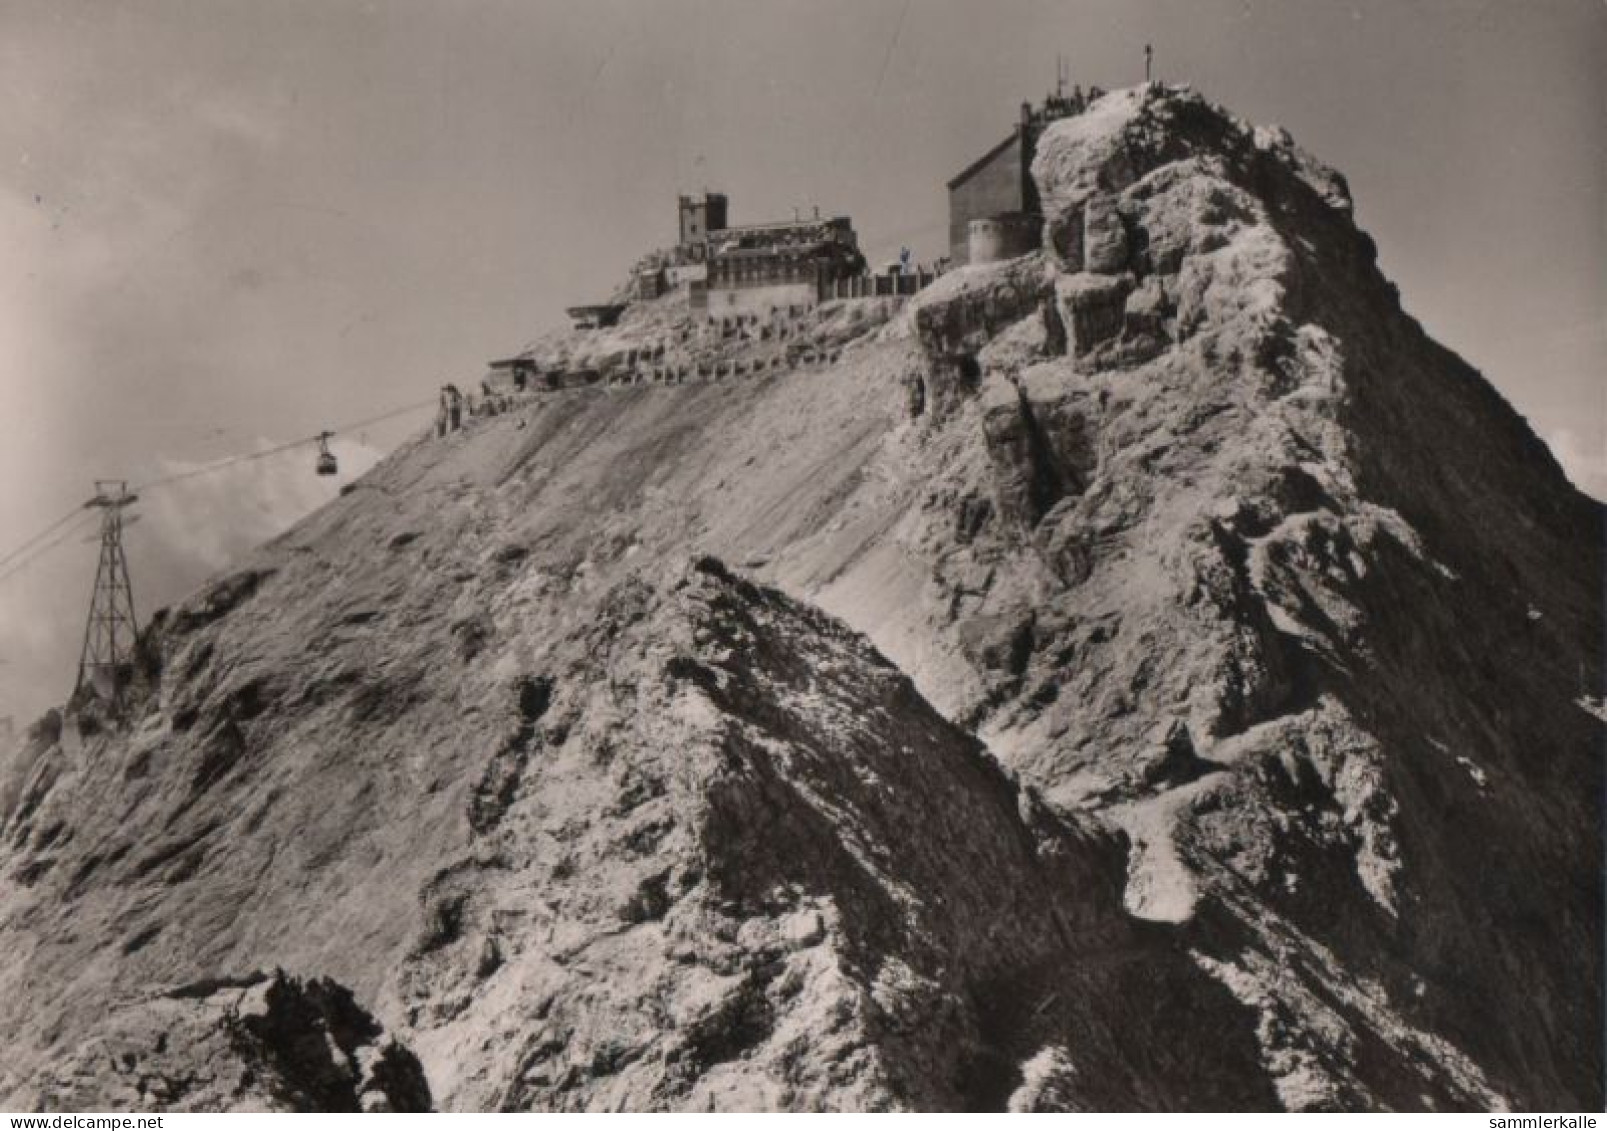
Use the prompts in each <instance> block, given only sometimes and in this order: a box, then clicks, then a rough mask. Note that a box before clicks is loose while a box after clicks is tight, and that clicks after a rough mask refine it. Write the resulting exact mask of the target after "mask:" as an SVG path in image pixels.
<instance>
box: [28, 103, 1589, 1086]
mask: <svg viewBox="0 0 1607 1131" xmlns="http://www.w3.org/2000/svg"><path fill="white" fill-rule="evenodd" d="M1033 175H1034V177H1035V178H1036V180H1037V183H1038V186H1039V190H1040V195H1041V198H1042V200H1043V202H1044V208H1045V212H1046V226H1045V240H1044V247H1043V249H1042V251H1041V252H1039V253H1036V254H1033V255H1029V256H1026V257H1023V258H1020V259H1015V260H1011V261H1008V262H1005V263H998V264H980V265H975V266H968V267H964V268H960V269H958V270H955V271H953V272H951V273H950V274H948V275H946V276H944V277H943V278H942V279H941V280H939V281H938V282H937V283H936V284H935V285H933V286H931V287H930V288H928V289H927V290H925V291H923V292H922V293H921V294H920V295H918V296H917V297H915V298H914V299H912V300H910V301H909V302H908V303H907V304H905V305H903V306H902V307H895V306H893V305H892V304H862V305H856V303H855V302H854V301H852V300H850V301H844V302H838V303H830V304H826V305H825V306H823V307H821V308H820V309H819V310H817V311H815V312H814V313H813V314H812V315H810V316H808V317H807V318H804V319H800V320H799V321H798V322H797V324H795V325H789V327H788V329H787V333H788V335H789V338H788V345H787V348H786V349H781V348H779V347H778V348H774V349H771V348H769V347H770V344H771V343H770V342H768V341H766V342H764V343H755V342H752V341H747V340H746V339H733V340H730V341H726V340H725V339H720V340H717V341H712V342H705V340H704V339H702V338H698V337H696V336H695V335H694V327H693V325H692V322H691V319H690V316H689V315H688V314H687V313H686V311H685V309H684V303H683V305H677V302H678V300H677V297H676V296H675V295H673V294H671V295H668V296H665V297H663V298H660V299H655V300H650V301H643V302H639V303H636V304H633V305H632V306H631V307H630V308H629V309H628V310H627V311H626V313H625V315H624V317H623V319H622V320H621V322H620V325H619V326H618V327H615V328H613V329H611V330H609V331H607V332H606V334H600V333H599V332H595V331H594V332H590V336H587V335H586V334H585V333H582V332H576V333H574V334H571V335H568V336H560V337H559V338H555V339H549V340H546V341H544V342H543V343H541V344H540V345H539V348H540V349H543V350H549V351H555V352H561V353H565V354H567V355H569V356H584V357H585V358H587V359H588V360H587V364H589V365H593V366H596V367H598V368H600V369H602V368H606V366H607V365H608V364H610V361H609V359H610V358H614V357H621V356H644V355H646V356H661V354H660V353H659V351H661V350H662V349H664V347H663V345H662V343H664V342H668V343H671V345H670V347H669V349H670V352H671V353H672V354H673V352H674V350H676V349H682V350H683V351H693V350H696V351H700V352H696V353H695V355H694V354H693V353H690V352H688V356H687V358H686V359H685V361H684V364H681V363H677V364H681V370H682V371H689V372H692V373H694V374H696V373H700V372H701V373H704V374H708V375H710V379H706V380H690V381H685V382H684V383H682V382H677V383H662V384H630V385H625V384H622V383H618V382H614V383H605V384H599V385H598V386H596V387H592V388H584V389H568V390H562V391H557V392H543V393H532V394H529V395H527V396H525V397H523V398H520V399H518V400H517V401H516V403H515V404H514V405H513V408H512V410H511V411H509V412H506V413H503V414H501V415H497V416H491V417H482V418H475V419H473V420H471V421H470V422H469V424H468V426H467V427H466V428H464V429H463V430H462V431H460V432H454V433H451V434H449V435H446V436H444V437H434V436H431V437H421V438H419V439H417V440H416V441H413V442H411V443H409V444H408V445H406V446H404V447H403V448H402V449H400V450H399V451H397V452H396V453H394V454H393V455H392V456H390V457H389V458H387V459H386V460H385V461H384V462H383V463H381V464H380V466H378V467H377V468H376V469H375V470H374V471H372V472H371V473H369V474H368V475H366V476H365V477H363V479H361V480H360V481H358V482H357V483H356V484H354V485H353V488H352V489H351V490H350V491H348V492H347V493H346V494H344V495H343V496H342V497H341V498H340V499H338V500H336V501H335V502H334V503H332V504H331V505H330V506H328V507H326V508H324V509H323V510H321V511H319V512H318V513H316V514H314V515H313V516H311V517H310V518H308V519H307V520H306V521H304V522H303V523H301V524H300V525H298V526H297V527H296V528H294V529H293V530H291V531H289V532H288V533H286V534H285V535H283V536H282V537H280V538H278V539H277V540H275V541H274V542H272V543H270V544H268V545H266V546H264V547H262V548H261V549H260V550H259V551H257V552H256V553H255V554H254V555H253V556H252V557H251V559H250V560H248V561H246V562H242V563H241V564H240V566H239V568H238V569H237V570H236V571H235V572H233V573H231V574H230V575H228V576H226V577H222V578H219V579H217V580H216V581H215V582H213V583H212V584H211V585H210V586H209V587H208V588H206V589H205V590H203V591H202V592H200V593H198V594H196V595H195V596H194V597H192V598H190V599H189V600H187V601H186V602H184V603H183V604H181V605H180V606H178V607H175V608H174V609H171V610H166V611H164V612H163V613H160V614H158V615H157V617H156V618H154V620H153V622H152V624H151V626H150V628H149V630H148V631H147V633H146V635H145V638H144V640H143V641H142V647H141V671H140V687H139V695H138V707H137V710H136V712H135V718H134V720H133V722H132V723H131V724H130V725H129V726H128V727H126V728H123V729H111V730H104V731H100V732H98V733H84V732H82V731H80V729H78V728H76V727H75V726H74V725H73V723H72V720H70V719H69V720H65V721H64V720H62V719H61V718H60V717H59V716H50V717H47V718H46V719H44V720H42V721H41V722H40V723H39V724H37V725H36V726H35V727H34V728H33V729H32V730H31V731H30V732H29V734H28V736H27V741H26V742H25V743H24V744H22V745H21V746H20V747H19V748H18V749H16V750H13V751H9V752H7V753H6V754H4V755H0V947H3V951H4V953H5V954H6V955H7V956H8V957H7V960H6V961H5V962H4V963H0V1025H3V1026H4V1029H5V1031H6V1032H7V1034H8V1038H7V1041H6V1046H5V1048H4V1049H3V1050H0V1103H3V1104H4V1105H5V1106H7V1107H15V1108H25V1109H26V1108H35V1107H40V1106H42V1105H45V1104H59V1103H69V1104H72V1105H75V1106H77V1107H80V1108H90V1107H120V1106H129V1105H135V1106H141V1107H151V1106H165V1107H171V1108H194V1109H210V1108H218V1107H235V1108H292V1109H294V1108H317V1107H324V1108H363V1107H367V1108H380V1107H391V1108H394V1109H397V1110H402V1109H415V1108H419V1107H425V1106H438V1107H444V1108H458V1109H476V1110H480V1109H504V1110H526V1109H544V1110H545V1109H600V1108H693V1109H701V1108H712V1109H752V1108H799V1109H819V1108H825V1109H843V1108H871V1109H887V1108H892V1109H897V1108H914V1109H931V1108H973V1109H999V1108H1007V1107H1008V1108H1013V1109H1018V1110H1082V1109H1097V1108H1127V1107H1139V1108H1194V1109H1206V1108H1209V1109H1223V1108H1247V1109H1260V1108H1291V1109H1379V1108H1394V1109H1424V1108H1438V1109H1474V1108H1477V1109H1483V1108H1494V1107H1505V1106H1511V1107H1518V1108H1546V1109H1553V1110H1555V1109H1562V1108H1580V1107H1583V1108H1590V1109H1596V1110H1599V1109H1600V1108H1601V1107H1602V1106H1603V1102H1604V1098H1607V1097H1604V1094H1603V1071H1604V1065H1603V1036H1602V1034H1603V1024H1604V1010H1603V985H1602V970H1603V941H1602V940H1603V906H1602V901H1603V888H1602V881H1603V864H1602V861H1603V840H1602V834H1603V827H1602V806H1603V796H1604V794H1603V786H1604V784H1607V782H1604V778H1603V761H1602V753H1603V747H1602V744H1603V738H1604V723H1603V721H1602V719H1601V718H1600V717H1598V715H1597V714H1595V713H1593V711H1592V710H1591V708H1592V707H1593V705H1594V700H1593V697H1594V696H1595V695H1597V694H1598V690H1597V689H1599V688H1600V687H1601V685H1602V674H1603V673H1602V637H1601V626H1602V624H1603V623H1604V622H1603V607H1602V592H1601V584H1600V582H1601V578H1602V576H1603V565H1604V563H1603V560H1602V555H1603V549H1602V547H1603V540H1602V534H1603V515H1602V511H1601V508H1600V507H1599V505H1597V504H1595V503H1594V502H1592V501H1591V500H1589V499H1588V498H1586V497H1585V496H1584V495H1582V494H1580V493H1579V492H1578V491H1576V490H1575V489H1574V488H1573V487H1572V486H1570V485H1569V484H1568V482H1567V481H1566V479H1565V478H1564V476H1563V474H1562V472H1561V471H1560V469H1559V468H1558V467H1557V465H1556V463H1555V462H1554V461H1553V460H1552V458H1551V457H1550V455H1549V453H1548V452H1547V450H1546V449H1545V447H1544V445H1543V444H1541V442H1540V441H1539V440H1538V439H1537V438H1536V437H1535V436H1534V434H1533V433H1532V431H1531V430H1530V429H1529V428H1528V426H1527V425H1526V424H1525V423H1524V422H1523V420H1522V419H1521V418H1520V417H1519V416H1518V415H1517V414H1516V413H1515V412H1513V410H1512V409H1511V408H1510V406H1508V405H1507V404H1506V403H1505V402H1504V401H1503V400H1502V399H1501V398H1500V396H1499V395H1498V394H1497V393H1496V392H1495V391H1494V390H1493V389H1492V388H1491V387H1490V386H1489V384H1488V383H1486V382H1485V381H1484V380H1483V378H1481V377H1480V376H1479V375H1478V374H1477V373H1476V372H1474V371H1473V370H1472V369H1470V368H1469V367H1468V366H1467V365H1466V364H1465V363H1464V362H1462V361H1461V360H1460V359H1459V358H1457V357H1456V356H1455V355H1454V354H1452V353H1450V352H1448V351H1447V350H1445V349H1444V348H1442V347H1440V346H1438V345H1436V344H1435V343H1434V342H1433V341H1431V340H1430V339H1429V338H1428V337H1427V336H1426V335H1425V334H1424V333H1423V331H1422V329H1421V327H1420V326H1418V324H1417V323H1416V322H1414V321H1413V320H1412V319H1411V318H1410V317H1408V316H1407V315H1406V314H1404V313H1403V312H1402V310H1401V306H1400V301H1399V296H1398V295H1397V294H1396V292H1395V290H1394V288H1393V287H1392V286H1391V285H1390V284H1389V283H1388V282H1387V281H1386V280H1385V279H1384V278H1383V277H1382V276H1381V275H1380V273H1379V271H1378V269H1377V266H1376V263H1375V253H1374V247H1373V245H1372V243H1371V241H1370V240H1369V239H1368V238H1367V236H1366V235H1364V234H1363V233H1362V232H1361V231H1359V230H1358V229H1357V228H1356V226H1355V224H1354V221H1353V217H1352V208H1351V202H1350V198H1349V194H1348V190H1347V188H1346V186H1345V183H1344V181H1343V179H1342V178H1341V177H1340V176H1339V175H1338V174H1337V173H1335V172H1334V171H1332V170H1330V169H1327V168H1325V167H1324V166H1322V165H1321V164H1320V163H1319V162H1317V161H1316V160H1315V159H1314V158H1312V157H1311V156H1309V155H1308V154H1306V153H1304V152H1303V151H1301V150H1300V149H1298V148H1297V147H1296V146H1295V145H1294V143H1293V142H1292V140H1291V139H1290V138H1289V137H1288V136H1287V135H1286V134H1284V133H1283V132H1281V131H1278V130H1269V129H1260V128H1253V127H1251V126H1249V125H1247V124H1245V123H1243V122H1241V121H1239V120H1237V119H1235V118H1233V117H1232V116H1230V115H1229V114H1227V113H1226V112H1224V111H1223V110H1221V109H1220V108H1218V107H1215V106H1213V105H1211V104H1210V103H1208V102H1207V101H1205V100H1204V99H1202V98H1201V97H1199V96H1198V95H1196V94H1194V93H1192V92H1190V91H1188V90H1186V89H1182V88H1167V87H1162V86H1159V85H1148V86H1144V87H1140V88H1136V89H1133V90H1127V91H1118V92H1115V93H1112V94H1109V95H1107V96H1105V97H1104V98H1102V99H1101V100H1099V101H1098V102H1096V103H1094V105H1093V106H1092V107H1091V108H1090V110H1089V111H1088V112H1087V113H1085V114H1082V115H1079V116H1077V117H1074V118H1068V119H1066V120H1063V121H1061V122H1058V123H1056V124H1054V125H1052V126H1051V127H1049V129H1048V131H1047V132H1046V133H1045V134H1044V136H1043V138H1042V140H1041V142H1040V144H1039V148H1038V155H1037V158H1036V161H1035V164H1034V168H1033ZM761 345H763V346H764V350H761ZM765 350H767V351H768V352H765ZM649 351H650V352H649ZM721 351H729V352H731V353H732V357H731V358H725V357H723V356H722V355H721ZM742 351H746V352H742ZM761 353H762V354H763V357H764V362H763V364H759V363H758V358H759V357H760V355H761ZM750 354H751V355H752V358H751V359H749V355H750ZM739 362H740V364H739ZM269 970H272V971H277V973H274V974H272V975H267V974H262V973H259V972H260V971H269Z"/></svg>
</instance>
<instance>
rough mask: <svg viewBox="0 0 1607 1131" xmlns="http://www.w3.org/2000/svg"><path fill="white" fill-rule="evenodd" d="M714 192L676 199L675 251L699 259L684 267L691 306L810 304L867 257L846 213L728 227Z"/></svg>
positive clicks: (731, 309)
mask: <svg viewBox="0 0 1607 1131" xmlns="http://www.w3.org/2000/svg"><path fill="white" fill-rule="evenodd" d="M726 208H727V202H726V198H725V197H724V196H722V195H720V194H718V193H705V194H704V195H703V196H702V197H696V198H694V197H685V196H683V197H681V198H680V210H679V211H680V239H681V242H680V245H679V246H678V247H677V249H676V252H677V255H676V258H677V259H678V260H679V261H680V262H681V263H683V264H699V265H701V266H702V272H701V275H702V277H701V278H699V277H697V275H696V274H694V273H691V272H686V273H683V275H682V277H683V278H684V281H685V282H686V285H687V294H688V302H689V305H690V306H691V309H692V310H693V311H694V312H695V313H699V314H707V315H710V316H720V315H726V314H761V313H767V312H769V311H772V310H784V309H788V308H791V307H799V306H814V305H815V304H816V303H817V302H819V301H821V298H822V297H823V296H825V295H827V294H829V293H830V291H831V287H832V284H833V283H835V282H836V281H837V280H839V279H844V278H848V277H850V276H855V275H860V274H862V273H863V272H864V270H865V257H864V256H863V255H861V254H860V251H859V237H858V236H857V235H855V233H854V226H853V222H852V221H850V220H849V218H848V217H847V216H834V217H831V218H829V219H821V217H820V215H819V213H818V212H817V213H816V214H815V216H814V217H812V218H810V219H807V220H783V221H780V222H776V223H770V224H747V225H742V226H738V227H732V226H730V225H729V224H728V223H727V214H726Z"/></svg>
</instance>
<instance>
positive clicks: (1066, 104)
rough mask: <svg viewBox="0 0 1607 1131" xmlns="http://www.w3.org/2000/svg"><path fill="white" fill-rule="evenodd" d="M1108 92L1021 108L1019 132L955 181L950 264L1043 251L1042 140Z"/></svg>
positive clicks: (1059, 94) (1076, 93) (1058, 96)
mask: <svg viewBox="0 0 1607 1131" xmlns="http://www.w3.org/2000/svg"><path fill="white" fill-rule="evenodd" d="M1102 93H1103V92H1102V91H1100V90H1099V88H1098V87H1093V88H1091V89H1090V90H1089V91H1088V94H1087V95H1086V97H1085V96H1084V94H1083V92H1082V89H1081V87H1077V88H1074V89H1073V91H1072V93H1070V94H1066V93H1064V87H1063V86H1062V88H1061V89H1060V90H1057V91H1056V93H1054V94H1051V95H1049V96H1048V97H1047V98H1045V99H1044V101H1043V105H1041V106H1037V107H1034V106H1033V105H1032V103H1030V102H1023V103H1022V104H1021V118H1020V120H1019V121H1018V122H1017V123H1016V125H1015V128H1014V129H1012V130H1011V131H1010V133H1009V134H1008V135H1007V136H1006V137H1005V138H1004V140H1003V141H1001V142H999V143H998V144H997V145H995V146H994V147H993V148H992V149H990V150H988V151H987V152H986V153H984V154H983V155H982V156H981V157H978V158H977V159H976V160H975V161H973V162H972V163H971V164H970V165H967V166H966V167H965V168H964V169H963V170H961V171H960V173H959V174H958V175H957V176H955V177H954V179H953V180H951V181H949V184H948V189H949V260H950V261H951V262H952V263H953V264H954V266H956V267H958V266H961V265H963V264H966V263H987V262H993V261H996V260H999V259H1011V258H1014V257H1015V256H1018V255H1025V254H1026V253H1027V252H1029V251H1032V250H1033V249H1034V248H1036V247H1037V246H1038V241H1039V232H1040V229H1041V228H1042V226H1043V216H1042V212H1043V208H1042V205H1041V204H1040V203H1039V201H1038V186H1037V185H1035V184H1034V183H1033V180H1032V158H1033V156H1034V154H1036V152H1037V147H1038V138H1039V137H1040V136H1041V135H1042V134H1043V131H1044V130H1045V129H1046V128H1047V127H1048V126H1049V124H1050V123H1051V122H1055V121H1058V120H1060V119H1061V118H1069V117H1071V116H1072V115H1073V114H1080V113H1082V112H1083V110H1085V109H1086V108H1087V106H1088V103H1089V102H1092V101H1093V100H1094V99H1095V98H1098V97H1099V96H1100V94H1102Z"/></svg>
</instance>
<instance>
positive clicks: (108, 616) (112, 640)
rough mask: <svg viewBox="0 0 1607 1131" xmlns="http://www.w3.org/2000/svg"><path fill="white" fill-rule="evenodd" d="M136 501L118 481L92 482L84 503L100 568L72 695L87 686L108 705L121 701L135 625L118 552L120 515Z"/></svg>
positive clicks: (131, 596) (123, 560) (123, 562)
mask: <svg viewBox="0 0 1607 1131" xmlns="http://www.w3.org/2000/svg"><path fill="white" fill-rule="evenodd" d="M138 498H139V496H138V495H130V494H129V493H128V483H127V482H126V481H124V480H120V479H118V480H107V479H98V480H96V481H95V497H94V498H93V499H90V500H89V502H87V503H85V504H84V506H85V507H86V508H89V507H94V508H98V509H99V510H100V512H101V513H100V565H99V567H97V568H96V570H95V588H94V591H93V592H92V593H91V594H90V597H89V622H88V623H87V624H86V625H85V626H84V649H83V652H82V653H81V654H80V655H79V659H78V684H77V686H76V687H75V688H74V689H73V694H74V696H75V697H76V696H77V695H79V694H80V693H82V692H83V691H85V690H86V688H87V689H88V690H90V691H93V692H94V693H95V694H96V695H97V696H99V697H100V698H102V699H104V700H106V701H107V702H109V703H111V704H112V705H114V706H116V705H119V704H120V703H121V701H122V693H123V684H124V683H125V682H126V679H127V672H128V670H129V664H130V662H131V661H132V659H133V656H134V640H135V634H136V632H137V631H138V624H139V622H138V621H137V620H135V618H134V586H133V585H132V584H131V583H130V581H129V579H128V558H127V557H126V556H125V555H124V553H123V511H124V510H126V509H127V508H128V507H130V506H132V505H133V503H134V502H135V501H136V500H137V499H138Z"/></svg>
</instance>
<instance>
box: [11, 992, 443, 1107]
mask: <svg viewBox="0 0 1607 1131" xmlns="http://www.w3.org/2000/svg"><path fill="white" fill-rule="evenodd" d="M23 1096H24V1097H25V1098H26V1099H27V1103H26V1104H25V1105H24V1106H25V1107H27V1108H29V1109H32V1110H38V1111H43V1110H46V1109H63V1108H65V1109H70V1110H73V1111H86V1110H94V1109H97V1108H107V1107H111V1108H122V1109H125V1110H127V1109H136V1108H137V1109H150V1108H153V1107H154V1108H159V1109H161V1110H164V1111H375V1112H380V1111H429V1110H431V1107H430V1088H429V1083H428V1082H427V1081H426V1080H425V1078H424V1072H423V1069H422V1068H421V1067H420V1065H419V1062H418V1058H417V1057H415V1056H414V1055H413V1054H412V1053H411V1052H409V1051H408V1050H407V1049H406V1048H404V1047H403V1046H401V1045H399V1044H397V1043H396V1042H395V1041H392V1040H389V1039H388V1038H386V1037H385V1036H384V1030H383V1029H382V1028H381V1027H380V1025H379V1023H378V1022H376V1021H375V1020H374V1019H373V1017H371V1016H369V1014H368V1013H366V1012H365V1011H364V1010H363V1009H362V1008H361V1007H360V1006H358V1005H357V1003H356V1002H355V1001H354V1000H353V999H352V995H351V991H349V990H347V989H346V988H345V987H343V986H340V985H338V984H336V983H334V982H331V981H329V980H328V979H321V980H315V981H306V982H303V981H300V980H298V979H295V978H290V977H286V976H285V975H284V974H283V973H275V974H273V975H271V976H270V975H266V974H262V973H254V974H250V975H247V976H245V977H242V978H228V979H215V980H212V981H208V982H204V983H197V984H195V985H190V986H184V987H180V988H178V989H175V990H170V991H168V992H166V993H161V994H154V995H152V996H150V997H148V998H146V999H144V1000H142V1001H138V1002H134V1003H130V1004H127V1005H124V1006H122V1007H121V1008H118V1009H114V1010H112V1011H111V1012H109V1013H108V1014H107V1016H106V1017H105V1019H104V1020H103V1021H101V1022H100V1023H99V1024H97V1025H96V1026H95V1027H94V1029H93V1031H92V1032H91V1033H90V1034H89V1035H88V1036H87V1037H86V1038H85V1039H84V1040H83V1041H82V1042H81V1043H80V1044H79V1046H78V1047H77V1049H75V1050H74V1052H73V1053H72V1054H71V1055H70V1056H69V1057H68V1058H67V1059H66V1060H65V1061H64V1062H62V1063H57V1064H52V1065H50V1066H49V1067H48V1068H46V1069H45V1070H44V1071H43V1072H42V1073H41V1078H40V1079H39V1081H38V1084H37V1089H36V1090H35V1091H34V1092H33V1093H32V1094H31V1095H29V1094H28V1092H27V1091H26V1090H25V1091H24V1093H23Z"/></svg>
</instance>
